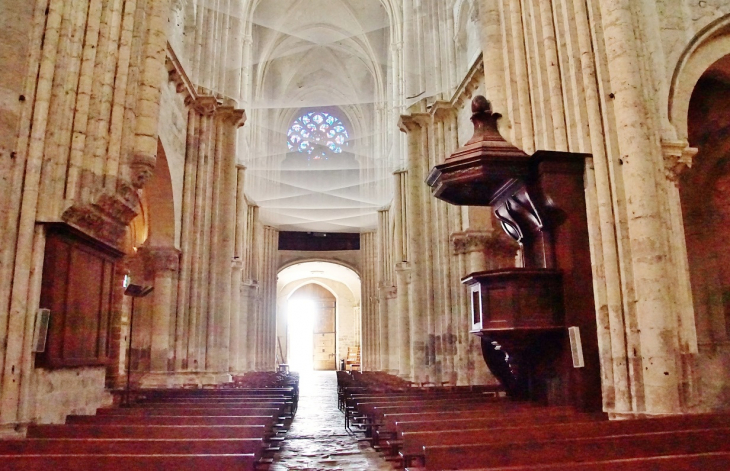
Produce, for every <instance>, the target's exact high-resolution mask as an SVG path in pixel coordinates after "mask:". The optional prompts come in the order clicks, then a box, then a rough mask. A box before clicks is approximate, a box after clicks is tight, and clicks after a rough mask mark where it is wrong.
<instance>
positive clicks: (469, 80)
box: [451, 54, 484, 110]
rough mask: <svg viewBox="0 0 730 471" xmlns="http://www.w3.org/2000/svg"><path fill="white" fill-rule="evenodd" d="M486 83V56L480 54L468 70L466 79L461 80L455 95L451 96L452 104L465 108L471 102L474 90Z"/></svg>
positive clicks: (458, 107)
mask: <svg viewBox="0 0 730 471" xmlns="http://www.w3.org/2000/svg"><path fill="white" fill-rule="evenodd" d="M483 83H484V56H483V55H482V54H479V57H477V59H476V60H475V61H474V64H473V65H472V66H471V69H469V72H467V74H466V76H465V77H464V80H462V81H461V83H460V84H459V86H458V87H456V90H455V91H454V95H453V97H452V98H451V105H452V106H453V107H454V108H455V109H457V110H460V109H462V108H464V106H465V104H467V103H470V102H471V99H472V97H473V96H474V92H476V90H477V89H478V88H479V86H480V85H482V84H483Z"/></svg>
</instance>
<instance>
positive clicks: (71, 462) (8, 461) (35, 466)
mask: <svg viewBox="0 0 730 471" xmlns="http://www.w3.org/2000/svg"><path fill="white" fill-rule="evenodd" d="M255 463H256V457H255V456H254V454H252V453H240V454H223V455H215V454H201V455H132V454H110V455H94V454H77V455H5V456H3V457H2V469H3V470H4V471H48V470H53V471H100V470H124V471H167V470H175V471H201V470H208V469H221V470H222V469H225V470H227V471H252V470H253V469H254V466H255Z"/></svg>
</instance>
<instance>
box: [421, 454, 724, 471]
mask: <svg viewBox="0 0 730 471" xmlns="http://www.w3.org/2000/svg"><path fill="white" fill-rule="evenodd" d="M423 469H424V468H406V471H409V470H412V471H415V470H419V471H423ZM727 469H730V453H724V452H719V453H696V454H691V455H668V456H652V457H646V458H626V459H617V460H607V461H588V462H584V463H554V464H549V465H539V464H531V465H527V466H508V467H498V468H478V469H476V468H473V469H471V471H618V470H620V471H698V470H701V471H702V470H703V471H725V470H727Z"/></svg>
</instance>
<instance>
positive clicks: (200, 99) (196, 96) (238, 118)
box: [165, 42, 246, 127]
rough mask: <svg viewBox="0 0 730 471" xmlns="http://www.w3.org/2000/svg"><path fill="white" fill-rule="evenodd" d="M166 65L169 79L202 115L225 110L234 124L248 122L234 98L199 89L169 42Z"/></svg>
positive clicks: (189, 104) (188, 103)
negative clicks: (234, 104)
mask: <svg viewBox="0 0 730 471" xmlns="http://www.w3.org/2000/svg"><path fill="white" fill-rule="evenodd" d="M165 67H167V75H168V79H169V80H170V82H172V83H174V84H175V90H176V91H177V92H178V93H182V94H184V95H185V106H187V107H189V108H191V109H193V110H195V111H196V112H197V113H199V114H200V115H202V116H214V115H216V114H217V113H219V112H223V113H224V116H226V118H230V119H231V120H233V123H232V124H234V125H235V126H236V127H241V126H243V124H244V123H245V122H246V112H245V111H244V110H242V109H236V107H235V106H233V105H232V104H233V103H235V101H234V100H229V99H219V98H218V97H216V96H214V95H213V94H212V92H210V91H209V90H204V89H202V90H200V91H199V89H198V87H196V86H195V84H194V83H193V81H192V80H190V77H189V76H188V74H187V73H186V72H185V68H184V67H183V65H182V63H181V62H180V60H179V59H178V57H177V54H175V51H174V50H173V48H172V46H171V45H170V43H169V42H168V43H167V56H166V57H165ZM201 92H202V93H201ZM224 102H225V103H224Z"/></svg>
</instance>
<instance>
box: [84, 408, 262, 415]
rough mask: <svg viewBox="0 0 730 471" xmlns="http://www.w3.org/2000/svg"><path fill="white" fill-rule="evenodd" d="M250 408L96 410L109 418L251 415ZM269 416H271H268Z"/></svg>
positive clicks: (97, 413)
mask: <svg viewBox="0 0 730 471" xmlns="http://www.w3.org/2000/svg"><path fill="white" fill-rule="evenodd" d="M249 412H250V409H249V408H240V409H239V408H233V407H188V408H184V409H177V408H161V409H153V408H146V407H145V408H143V407H130V408H102V409H97V410H96V416H97V417H100V416H109V415H121V416H132V415H140V416H166V415H172V416H175V415H211V416H212V415H250V414H249ZM266 415H269V414H266Z"/></svg>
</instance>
